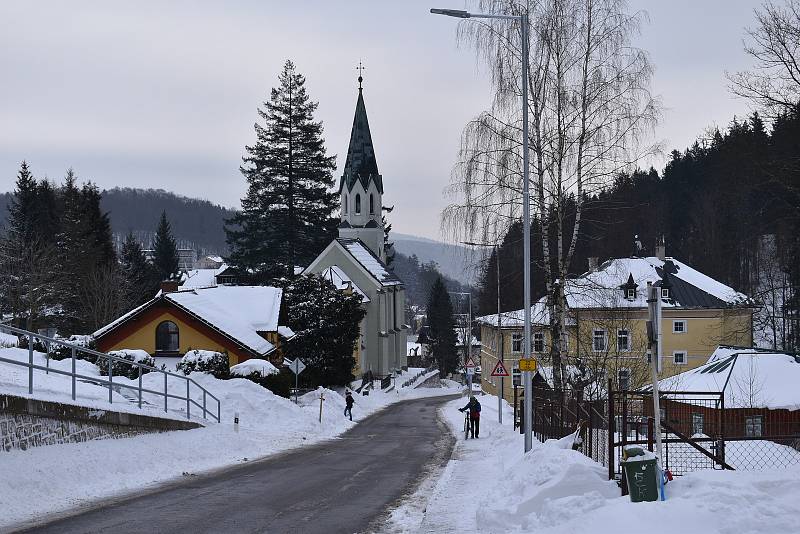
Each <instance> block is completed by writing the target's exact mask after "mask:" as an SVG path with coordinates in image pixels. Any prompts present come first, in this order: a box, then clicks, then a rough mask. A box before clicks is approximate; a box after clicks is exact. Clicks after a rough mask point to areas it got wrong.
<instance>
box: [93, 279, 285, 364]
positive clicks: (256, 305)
mask: <svg viewBox="0 0 800 534" xmlns="http://www.w3.org/2000/svg"><path fill="white" fill-rule="evenodd" d="M282 297H283V290H282V289H280V288H277V287H268V286H217V287H207V288H196V289H191V290H183V291H176V292H172V293H162V294H160V295H158V296H157V297H155V298H154V299H151V300H150V301H148V302H146V303H144V304H142V305H141V306H139V307H138V308H135V309H133V310H131V311H130V312H128V313H126V314H125V315H123V316H122V317H120V318H119V319H117V320H116V321H113V322H111V323H109V324H107V325H106V326H104V327H102V328H100V329H99V330H97V331H96V332H95V333H94V334H93V335H94V337H101V336H104V335H106V334H108V333H110V332H111V331H112V330H114V329H116V328H117V327H119V326H121V325H122V324H124V323H125V322H127V321H128V320H130V319H132V318H134V317H136V316H138V315H139V314H141V313H143V312H144V311H146V310H147V309H149V308H151V307H152V306H154V305H155V304H156V303H158V302H163V301H166V302H167V303H169V304H171V305H174V306H177V307H178V308H180V309H181V310H183V311H184V312H186V313H189V314H190V315H192V316H194V317H195V318H197V319H199V320H200V321H201V322H203V323H205V324H206V325H208V326H209V327H211V328H212V329H214V330H217V331H218V332H219V333H221V334H223V335H224V336H226V337H228V338H229V339H231V340H233V341H235V342H236V343H239V344H241V345H242V346H244V347H245V348H247V349H249V350H250V351H252V352H254V353H256V354H258V355H261V356H265V355H267V354H269V353H270V352H272V351H273V350H275V346H274V345H273V344H272V343H270V342H269V341H267V340H266V339H264V338H263V337H261V335H260V334H259V332H278V331H279V330H278V329H279V326H278V316H279V314H280V308H281V299H282Z"/></svg>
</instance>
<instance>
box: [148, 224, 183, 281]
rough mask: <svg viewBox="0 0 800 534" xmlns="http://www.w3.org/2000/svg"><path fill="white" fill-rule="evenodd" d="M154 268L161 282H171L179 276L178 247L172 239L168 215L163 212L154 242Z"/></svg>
mask: <svg viewBox="0 0 800 534" xmlns="http://www.w3.org/2000/svg"><path fill="white" fill-rule="evenodd" d="M153 266H154V267H155V269H156V274H157V275H158V277H159V281H161V280H169V279H170V278H173V277H174V276H175V275H177V274H178V245H177V243H176V242H175V238H174V237H172V229H171V228H170V225H169V221H168V220H167V213H166V212H163V211H162V212H161V220H160V221H159V222H158V230H156V239H155V241H154V242H153Z"/></svg>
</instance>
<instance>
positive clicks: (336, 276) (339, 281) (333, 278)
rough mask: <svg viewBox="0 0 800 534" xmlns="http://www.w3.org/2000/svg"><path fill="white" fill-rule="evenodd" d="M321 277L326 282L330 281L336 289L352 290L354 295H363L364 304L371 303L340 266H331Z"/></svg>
mask: <svg viewBox="0 0 800 534" xmlns="http://www.w3.org/2000/svg"><path fill="white" fill-rule="evenodd" d="M319 275H320V276H321V277H322V278H325V279H326V280H330V282H331V283H332V284H333V285H334V286H336V289H348V288H349V289H352V290H353V292H354V293H358V294H359V295H361V301H362V302H369V297H367V295H366V293H364V292H363V291H362V290H361V288H360V287H358V286H357V285H356V283H355V282H353V280H351V279H350V277H349V276H347V273H345V272H344V271H343V270H342V269H341V268H340V267H339V266H338V265H331V266H330V267H328V268H327V269H325V270H324V271H322V272H321V273H319Z"/></svg>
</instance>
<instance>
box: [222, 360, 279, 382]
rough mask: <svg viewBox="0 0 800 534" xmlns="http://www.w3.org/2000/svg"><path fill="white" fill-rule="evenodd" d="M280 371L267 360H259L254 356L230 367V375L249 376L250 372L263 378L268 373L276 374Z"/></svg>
mask: <svg viewBox="0 0 800 534" xmlns="http://www.w3.org/2000/svg"><path fill="white" fill-rule="evenodd" d="M279 372H280V371H278V368H277V367H275V366H274V365H272V364H271V363H269V362H268V361H267V360H259V359H255V358H251V359H249V360H245V361H243V362H242V363H237V364H236V365H234V366H233V367H231V376H243V377H244V376H250V375H252V374H258V376H260V377H261V378H265V377H267V376H269V375H276V374H278V373H279Z"/></svg>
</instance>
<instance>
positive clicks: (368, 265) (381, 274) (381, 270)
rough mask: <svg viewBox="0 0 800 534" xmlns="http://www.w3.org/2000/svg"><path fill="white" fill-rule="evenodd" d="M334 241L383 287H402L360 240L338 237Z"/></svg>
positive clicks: (397, 279)
mask: <svg viewBox="0 0 800 534" xmlns="http://www.w3.org/2000/svg"><path fill="white" fill-rule="evenodd" d="M336 241H337V242H338V243H339V244H340V245H341V246H342V247H343V248H344V249H345V250H346V251H347V252H348V253H349V254H350V256H352V258H353V259H354V260H355V261H356V262H357V263H358V264H359V265H361V266H362V267H363V268H364V269H365V270H366V271H367V272H368V273H369V274H370V275H371V276H372V277H373V278H374V279H375V280H377V281H378V282H380V284H381V285H383V286H399V285H403V281H402V280H400V278H398V276H397V275H396V274H394V273H393V272H392V271H390V270H389V268H388V267H387V266H386V264H385V263H383V262H382V261H381V259H380V258H379V257H378V256H376V255H375V254H374V253H373V252H372V251H371V250H370V249H369V247H368V246H366V245H365V244H364V243H363V242H362V241H361V240H360V239H350V238H344V237H340V238H337V239H336Z"/></svg>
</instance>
